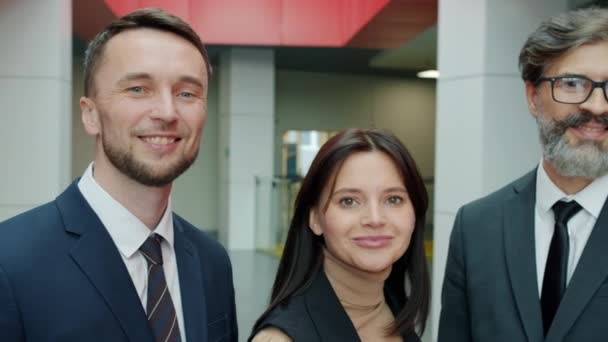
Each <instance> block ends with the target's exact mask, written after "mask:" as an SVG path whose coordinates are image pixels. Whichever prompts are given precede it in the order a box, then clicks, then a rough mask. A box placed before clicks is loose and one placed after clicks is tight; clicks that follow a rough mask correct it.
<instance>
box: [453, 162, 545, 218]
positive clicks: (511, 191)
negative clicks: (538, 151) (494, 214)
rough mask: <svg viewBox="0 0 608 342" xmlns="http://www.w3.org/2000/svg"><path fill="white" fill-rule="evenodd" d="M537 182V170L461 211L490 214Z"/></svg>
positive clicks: (464, 207)
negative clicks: (489, 212)
mask: <svg viewBox="0 0 608 342" xmlns="http://www.w3.org/2000/svg"><path fill="white" fill-rule="evenodd" d="M535 180H536V169H534V170H532V171H530V172H528V173H526V174H525V175H523V176H521V177H519V178H518V179H516V180H514V181H512V182H510V183H508V184H507V185H505V186H503V187H501V188H499V189H498V190H495V191H494V192H491V193H490V194H488V195H486V196H483V197H481V198H478V199H476V200H474V201H471V202H469V203H467V204H465V205H463V206H462V207H461V209H460V210H461V211H467V212H480V213H481V212H488V211H493V210H498V209H500V208H502V205H503V204H504V203H505V202H506V201H508V200H509V199H511V198H512V196H514V195H515V194H516V193H517V192H518V191H522V190H523V189H524V188H526V187H530V186H534V185H535V184H536V183H535Z"/></svg>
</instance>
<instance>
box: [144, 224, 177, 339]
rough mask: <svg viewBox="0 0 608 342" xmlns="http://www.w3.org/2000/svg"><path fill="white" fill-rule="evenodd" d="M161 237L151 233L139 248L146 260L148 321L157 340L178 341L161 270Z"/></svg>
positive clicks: (169, 299)
mask: <svg viewBox="0 0 608 342" xmlns="http://www.w3.org/2000/svg"><path fill="white" fill-rule="evenodd" d="M161 242H162V237H161V236H160V235H157V234H152V235H151V236H150V237H148V239H147V240H146V242H144V244H143V245H142V246H141V247H140V248H139V251H140V252H141V254H143V256H144V257H145V258H146V261H147V262H148V302H147V305H146V314H147V316H148V323H149V324H150V328H152V331H153V332H154V337H155V339H156V341H157V342H179V341H181V338H180V334H179V324H178V323H177V315H176V313H175V307H174V306H173V301H172V300H171V294H170V293H169V289H168V288H167V280H166V278H165V272H164V271H163V255H162V253H161V248H160V245H161Z"/></svg>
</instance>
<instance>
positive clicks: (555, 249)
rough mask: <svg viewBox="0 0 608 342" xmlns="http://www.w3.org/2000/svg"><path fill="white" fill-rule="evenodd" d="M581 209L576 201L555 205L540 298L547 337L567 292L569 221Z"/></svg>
mask: <svg viewBox="0 0 608 342" xmlns="http://www.w3.org/2000/svg"><path fill="white" fill-rule="evenodd" d="M581 209H582V208H581V206H580V205H579V204H578V203H576V201H571V202H563V201H559V202H557V203H555V204H554V205H553V213H554V215H555V231H554V232H553V238H552V239H551V246H550V247H549V255H548V256H547V264H546V266H545V276H544V278H543V291H542V294H541V296H540V303H541V307H542V310H543V328H544V332H545V336H546V335H547V331H549V327H550V326H551V322H552V321H553V317H554V316H555V312H556V311H557V308H558V307H559V303H560V301H561V300H562V296H563V295H564V292H566V279H567V274H568V273H567V272H568V253H569V240H568V226H567V224H568V220H570V218H571V217H572V216H574V215H575V214H576V213H578V212H579V210H581Z"/></svg>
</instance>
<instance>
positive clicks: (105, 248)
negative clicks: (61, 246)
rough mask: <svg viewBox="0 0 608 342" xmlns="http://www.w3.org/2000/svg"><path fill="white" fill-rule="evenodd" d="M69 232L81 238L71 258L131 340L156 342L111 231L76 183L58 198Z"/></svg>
mask: <svg viewBox="0 0 608 342" xmlns="http://www.w3.org/2000/svg"><path fill="white" fill-rule="evenodd" d="M56 203H57V207H58V208H59V211H60V212H61V214H62V216H63V220H64V223H65V230H66V231H67V232H69V233H72V234H76V235H79V236H80V238H79V239H78V240H77V241H76V243H75V244H74V246H73V247H72V249H71V251H70V255H71V257H72V259H73V260H74V262H75V263H76V264H77V265H78V267H79V268H80V269H81V271H82V272H83V273H84V274H85V275H86V276H87V278H88V279H89V281H90V282H91V283H92V284H93V286H94V287H95V288H96V289H97V291H98V292H99V294H100V295H101V296H102V297H103V299H104V300H105V302H106V304H107V305H108V307H109V308H110V310H111V311H112V313H113V314H114V316H115V317H116V319H117V320H118V322H119V323H120V325H121V326H122V328H123V330H124V332H125V334H126V335H127V337H128V338H129V340H130V341H152V340H153V337H152V334H151V331H150V329H149V326H148V321H147V319H146V314H145V312H144V309H143V307H142V305H141V301H140V299H139V297H138V296H137V291H136V290H135V287H134V286H133V281H132V280H131V277H130V276H129V272H128V271H127V269H126V267H125V264H124V262H123V261H122V258H121V256H120V254H119V252H118V249H117V248H116V246H115V245H114V242H113V241H112V238H111V237H110V235H109V234H108V232H107V230H106V229H105V227H104V226H103V224H102V223H101V221H100V220H99V218H98V217H97V215H96V214H95V212H94V211H93V210H92V209H91V207H90V206H89V205H88V203H87V202H86V200H85V199H84V197H83V196H82V194H81V193H80V191H79V190H78V187H77V186H76V183H73V184H72V185H71V186H70V187H69V188H68V189H67V190H66V191H65V192H64V193H63V194H61V195H60V196H59V197H58V198H57V202H56Z"/></svg>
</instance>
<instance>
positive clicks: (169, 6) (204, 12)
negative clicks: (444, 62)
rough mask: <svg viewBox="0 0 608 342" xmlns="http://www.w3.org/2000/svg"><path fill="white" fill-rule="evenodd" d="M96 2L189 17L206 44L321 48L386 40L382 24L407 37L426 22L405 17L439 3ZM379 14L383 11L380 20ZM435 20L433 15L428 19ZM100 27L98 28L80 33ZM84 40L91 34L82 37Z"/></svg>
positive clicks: (118, 10)
mask: <svg viewBox="0 0 608 342" xmlns="http://www.w3.org/2000/svg"><path fill="white" fill-rule="evenodd" d="M88 1H92V0H88ZM95 1H102V2H105V4H106V5H107V8H108V9H109V10H110V11H111V12H112V13H114V15H116V16H117V17H119V16H122V15H125V14H127V13H129V12H131V11H133V10H135V9H137V8H142V7H160V8H162V9H164V10H166V11H168V12H171V13H173V14H176V15H178V16H180V17H182V18H184V19H185V20H187V21H188V22H189V23H190V24H191V25H192V26H193V27H194V29H195V30H196V31H197V32H198V33H199V34H200V35H201V37H202V38H203V40H204V41H205V43H207V44H224V45H261V46H264V45H266V46H320V47H322V46H326V47H341V46H345V45H347V44H348V45H350V46H358V47H366V46H367V45H369V47H372V46H373V47H376V45H378V44H380V45H382V44H385V43H384V41H383V39H384V38H383V30H386V28H384V26H385V25H386V23H389V24H391V29H390V31H391V32H393V33H394V32H405V33H402V34H400V35H397V36H398V37H397V36H396V38H391V39H393V40H395V41H396V40H400V39H403V37H406V36H407V37H411V36H412V34H416V33H417V32H420V31H421V30H422V29H423V27H422V26H424V27H427V26H428V24H427V23H426V22H425V23H424V25H422V26H421V27H418V26H416V27H415V28H414V29H412V28H410V27H409V26H408V25H410V22H409V21H411V20H412V19H413V18H416V17H418V14H419V13H418V12H419V11H421V10H422V11H426V12H431V13H436V6H437V5H436V4H437V0H255V1H253V0H95ZM75 7H76V6H75ZM418 7H422V9H421V8H418ZM427 7H428V10H427ZM379 13H380V14H382V18H381V19H380V20H379V19H378V18H377V17H378V15H379ZM75 15H78V13H75ZM435 18H436V14H435V17H434V18H429V19H430V20H433V19H435ZM99 29H101V27H95V28H89V29H88V30H83V31H86V32H91V31H96V30H99ZM362 32H363V33H362ZM79 33H80V32H79ZM406 33H407V34H406ZM391 34H392V33H391ZM83 38H85V39H88V38H91V37H90V36H88V35H84V36H83ZM391 42H392V41H391ZM392 44H395V43H392Z"/></svg>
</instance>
